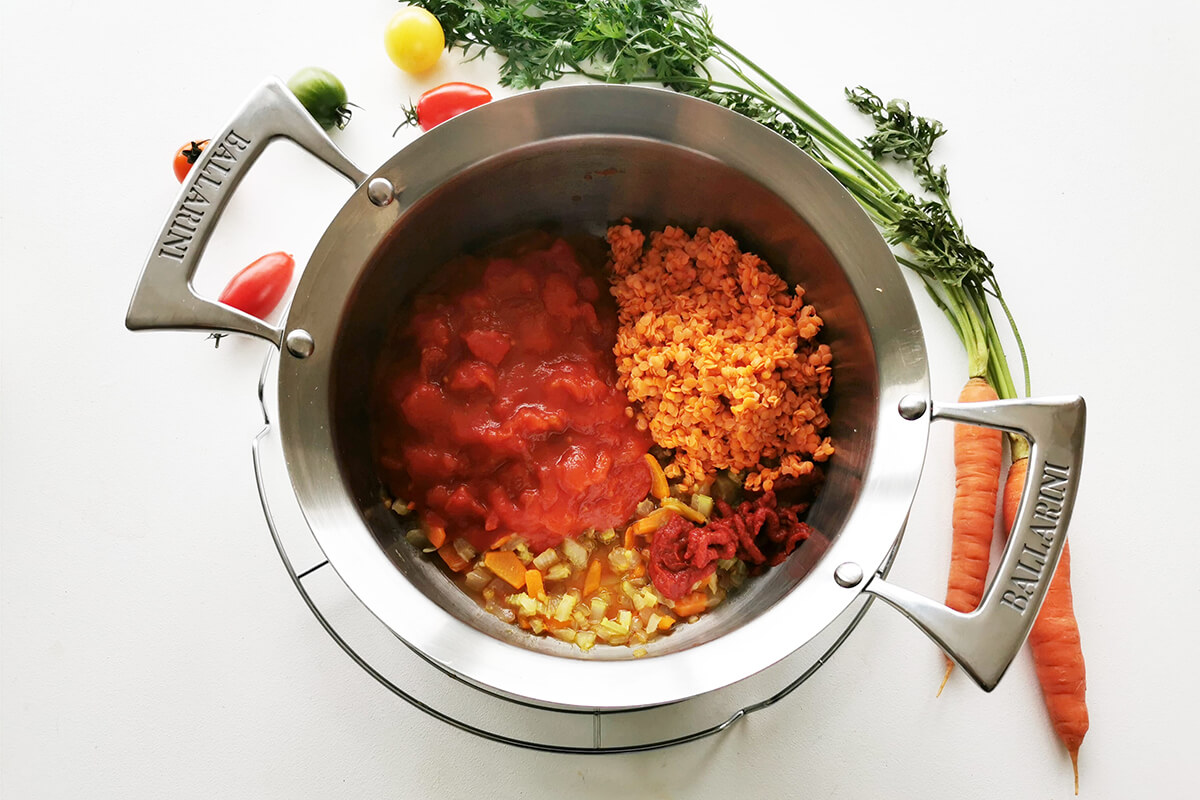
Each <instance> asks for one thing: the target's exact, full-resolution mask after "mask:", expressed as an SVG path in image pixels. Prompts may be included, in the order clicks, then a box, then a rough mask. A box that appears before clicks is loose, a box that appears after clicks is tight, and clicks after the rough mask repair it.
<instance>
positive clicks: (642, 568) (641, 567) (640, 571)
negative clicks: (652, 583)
mask: <svg viewBox="0 0 1200 800" xmlns="http://www.w3.org/2000/svg"><path fill="white" fill-rule="evenodd" d="M645 574H646V565H645V564H638V565H637V566H636V567H634V568H633V577H635V578H640V577H642V576H643V575H645Z"/></svg>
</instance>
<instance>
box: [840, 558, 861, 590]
mask: <svg viewBox="0 0 1200 800" xmlns="http://www.w3.org/2000/svg"><path fill="white" fill-rule="evenodd" d="M833 579H834V580H835V581H837V584H838V586H844V587H846V588H847V589H849V588H851V587H853V586H858V585H859V584H860V583H862V579H863V571H862V567H860V566H859V565H858V564H855V563H854V562H853V561H847V562H846V563H844V564H839V565H838V568H837V569H835V570H834V571H833Z"/></svg>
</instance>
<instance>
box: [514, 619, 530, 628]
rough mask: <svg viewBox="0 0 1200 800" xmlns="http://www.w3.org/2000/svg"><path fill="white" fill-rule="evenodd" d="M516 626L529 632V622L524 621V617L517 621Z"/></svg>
mask: <svg viewBox="0 0 1200 800" xmlns="http://www.w3.org/2000/svg"><path fill="white" fill-rule="evenodd" d="M517 624H518V625H520V626H521V627H522V628H524V629H525V630H529V620H527V619H525V618H524V617H521V618H520V619H518V620H517Z"/></svg>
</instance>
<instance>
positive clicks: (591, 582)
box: [583, 558, 603, 597]
mask: <svg viewBox="0 0 1200 800" xmlns="http://www.w3.org/2000/svg"><path fill="white" fill-rule="evenodd" d="M601 569H603V568H602V567H601V566H600V559H598V558H593V559H592V563H591V564H589V565H588V571H587V577H585V578H584V579H583V596H584V597H587V596H588V595H590V594H591V593H592V592H594V591H596V590H597V589H599V588H600V570H601Z"/></svg>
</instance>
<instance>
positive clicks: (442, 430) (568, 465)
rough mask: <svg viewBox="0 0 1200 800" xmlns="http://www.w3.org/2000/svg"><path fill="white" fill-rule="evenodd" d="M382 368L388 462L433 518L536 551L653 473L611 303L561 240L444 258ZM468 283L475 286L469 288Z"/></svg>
mask: <svg viewBox="0 0 1200 800" xmlns="http://www.w3.org/2000/svg"><path fill="white" fill-rule="evenodd" d="M443 273H444V275H443V278H445V277H446V276H453V279H454V280H455V282H456V283H457V285H458V287H459V288H457V289H454V290H448V291H442V292H439V293H436V294H426V295H424V296H422V297H421V298H419V299H418V301H417V302H416V303H415V304H414V308H413V315H412V317H411V320H410V322H409V323H408V324H407V325H406V326H405V327H404V329H403V330H402V331H401V335H399V336H396V337H394V338H393V339H392V340H391V342H390V344H389V345H388V346H387V349H386V352H385V353H384V355H383V358H382V360H381V363H380V367H379V372H378V373H377V379H378V383H377V397H376V401H375V407H374V413H375V420H374V423H375V425H374V430H375V431H376V436H377V441H376V447H377V455H378V463H379V467H380V471H381V473H382V475H383V478H384V480H385V482H386V483H387V485H388V488H389V489H390V490H391V491H392V492H393V493H394V495H395V496H397V497H401V498H404V499H406V500H411V501H413V502H414V503H415V505H416V507H417V510H418V511H420V512H421V514H422V517H423V518H424V519H425V520H426V521H427V522H428V523H429V524H430V525H440V526H442V527H444V528H445V530H446V532H447V534H448V535H449V536H450V537H451V538H453V537H455V536H463V537H465V538H466V539H467V540H468V541H470V542H471V544H472V545H474V546H475V547H476V548H477V549H480V550H483V549H486V548H488V547H490V546H491V545H492V544H494V543H496V542H497V541H499V540H500V539H502V538H503V537H506V536H508V535H510V534H520V535H521V536H523V537H524V538H525V539H526V541H527V542H528V543H529V546H530V547H531V548H532V549H533V550H534V551H535V552H538V551H540V550H542V549H544V548H546V547H551V546H554V545H556V544H558V543H559V542H561V541H562V540H563V539H564V538H565V537H569V536H576V535H578V534H580V533H582V532H583V531H585V530H587V529H589V528H594V529H597V530H604V529H607V528H612V527H616V526H620V525H621V524H623V523H624V522H626V521H627V520H628V519H629V518H630V517H631V516H632V515H633V513H634V510H635V509H636V507H637V504H638V502H639V501H641V500H642V499H643V498H644V497H645V496H646V493H647V491H648V490H649V487H650V473H649V470H648V469H647V467H646V463H645V461H644V459H643V456H644V455H645V453H646V452H647V450H648V449H649V446H650V439H649V436H648V434H646V433H644V432H639V431H638V430H637V428H636V427H635V425H634V422H633V419H632V415H631V414H629V413H628V409H627V403H626V399H625V395H624V393H623V392H622V391H620V390H618V389H617V374H616V368H615V365H614V359H613V355H612V351H613V345H614V342H615V337H616V316H615V310H614V309H613V308H611V306H607V305H605V304H604V302H603V298H601V294H600V290H599V288H598V286H597V283H596V281H595V280H593V278H592V277H590V276H589V275H587V274H585V272H584V270H583V268H582V267H581V266H580V263H579V260H578V259H577V257H576V254H575V250H574V249H573V248H572V247H571V246H570V245H569V244H567V243H566V242H565V241H563V240H558V241H555V242H554V243H553V244H552V245H550V246H549V247H546V248H543V249H537V250H533V251H530V252H523V253H519V254H517V255H511V256H508V257H493V258H487V259H484V258H465V259H460V260H459V261H457V262H455V263H453V264H451V265H448V266H447V268H446V269H445V270H443ZM462 287H467V288H462Z"/></svg>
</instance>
